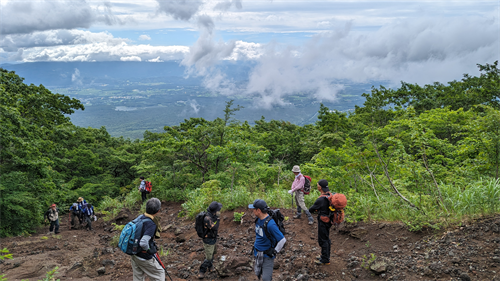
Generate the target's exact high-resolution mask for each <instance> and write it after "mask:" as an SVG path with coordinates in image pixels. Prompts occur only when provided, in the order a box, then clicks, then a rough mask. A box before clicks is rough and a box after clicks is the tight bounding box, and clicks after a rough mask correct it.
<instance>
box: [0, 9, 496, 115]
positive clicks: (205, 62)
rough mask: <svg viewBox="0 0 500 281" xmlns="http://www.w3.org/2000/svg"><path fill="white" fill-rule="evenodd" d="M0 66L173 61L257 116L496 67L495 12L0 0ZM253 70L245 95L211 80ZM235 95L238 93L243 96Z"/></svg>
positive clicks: (225, 83) (223, 82) (223, 80)
mask: <svg viewBox="0 0 500 281" xmlns="http://www.w3.org/2000/svg"><path fill="white" fill-rule="evenodd" d="M0 5H1V7H0V13H1V14H0V17H1V22H0V47H1V49H0V59H1V62H2V63H5V62H35V61H89V62H91V61H143V62H148V61H149V62H161V61H168V60H175V61H177V62H179V63H180V64H182V65H184V66H186V75H200V76H202V77H204V81H205V86H206V87H208V88H210V89H212V90H214V91H218V92H221V93H223V94H227V95H231V94H234V93H242V92H243V93H246V94H248V95H253V96H255V97H256V101H257V102H258V103H261V104H262V105H265V106H271V105H274V104H280V103H281V102H282V101H281V100H282V98H283V97H284V96H286V95H289V94H293V93H294V92H297V91H301V92H303V91H307V92H310V93H311V95H313V96H314V97H316V98H317V99H318V100H329V101H333V100H335V98H336V93H337V92H338V91H339V90H342V89H343V88H344V87H345V86H346V84H348V83H352V82H370V81H375V80H378V81H387V83H389V84H391V85H395V86H397V84H398V83H399V82H400V81H405V82H410V83H419V84H426V83H432V82H434V81H439V82H443V83H445V82H448V81H451V80H459V79H461V78H462V75H463V74H464V73H470V74H473V75H477V74H478V70H477V66H476V64H478V63H479V64H485V63H493V62H494V61H495V60H498V59H499V57H500V19H499V18H500V1H498V0H494V1H493V0H492V1H399V0H398V1H384V2H376V1H356V0H351V1H294V0H286V1H276V0H261V1H248V0H247V1H245V0H225V1H224V0H222V1H212V0H171V1H166V0H141V1H136V0H134V1H132V0H116V1H115V0H112V1H86V0H69V1H60V0H36V1H28V0H24V1H17V0H15V1H13V0H9V1H6V0H0ZM221 61H253V62H255V65H256V67H255V68H254V70H253V71H252V72H251V73H250V75H249V77H248V79H249V82H248V84H247V85H245V86H244V88H237V86H235V84H233V83H232V81H230V80H228V79H226V77H225V76H224V74H223V73H219V72H217V70H216V69H215V68H214V66H216V65H217V64H219V63H220V62H221ZM240 87H241V86H240Z"/></svg>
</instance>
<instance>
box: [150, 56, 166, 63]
mask: <svg viewBox="0 0 500 281" xmlns="http://www.w3.org/2000/svg"><path fill="white" fill-rule="evenodd" d="M148 61H149V62H163V61H162V60H161V59H160V57H156V58H154V59H150V60H148Z"/></svg>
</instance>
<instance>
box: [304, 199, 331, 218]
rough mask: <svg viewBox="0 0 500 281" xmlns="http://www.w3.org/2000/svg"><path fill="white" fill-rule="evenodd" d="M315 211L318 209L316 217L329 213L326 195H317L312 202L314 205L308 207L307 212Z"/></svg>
mask: <svg viewBox="0 0 500 281" xmlns="http://www.w3.org/2000/svg"><path fill="white" fill-rule="evenodd" d="M316 211H318V219H319V217H320V216H328V215H329V214H330V203H329V202H328V199H327V198H326V197H324V196H320V197H318V199H316V201H315V202H314V205H312V206H311V208H309V212H311V213H314V212H316Z"/></svg>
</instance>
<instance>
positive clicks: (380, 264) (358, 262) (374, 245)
mask: <svg viewBox="0 0 500 281" xmlns="http://www.w3.org/2000/svg"><path fill="white" fill-rule="evenodd" d="M180 210H181V206H180V204H179V203H170V202H168V203H164V204H163V208H162V213H161V225H162V229H163V231H162V237H161V238H160V239H158V240H157V242H158V243H157V244H158V245H160V246H161V247H162V248H163V253H164V258H163V262H164V263H165V264H166V265H167V267H168V268H167V269H168V273H169V274H170V276H171V277H172V279H173V280H197V279H196V274H197V272H198V269H199V266H200V264H201V262H202V261H203V259H204V254H203V247H202V243H201V241H200V239H199V238H198V237H197V235H196V232H195V230H194V222H193V221H192V220H187V219H185V218H179V217H178V216H177V215H178V213H179V212H180ZM236 211H239V212H247V214H246V215H245V216H244V217H243V223H239V222H234V221H233V211H231V212H224V213H223V214H222V220H221V226H220V231H219V234H220V240H219V241H218V255H217V259H216V261H215V268H216V270H214V271H213V272H210V273H208V274H207V277H206V278H205V280H228V281H231V280H239V281H243V280H257V279H256V277H255V276H254V275H253V272H252V258H251V256H250V255H249V252H250V250H251V247H252V245H253V241H254V237H255V233H254V231H253V229H254V226H253V218H252V216H251V212H249V211H248V210H246V209H243V208H242V209H239V210H236ZM282 211H283V213H284V215H285V216H287V217H289V218H290V219H288V220H287V221H286V223H285V227H286V229H287V234H286V238H287V240H288V241H287V244H286V246H285V248H284V250H283V252H282V253H281V254H280V255H279V256H278V258H277V259H276V262H275V270H274V277H273V280H311V281H312V280H499V281H500V276H498V274H497V272H498V271H499V270H500V244H499V243H500V235H499V234H500V216H493V217H488V218H483V219H481V220H478V221H475V222H473V223H470V224H468V225H464V226H462V227H457V228H455V229H451V230H447V231H445V232H443V231H441V232H430V231H423V232H420V233H414V232H409V231H407V230H406V229H405V227H404V226H403V225H401V224H397V223H374V224H372V223H368V224H367V223H358V224H355V225H346V226H343V227H341V228H339V229H337V230H333V229H332V231H331V239H332V259H331V264H330V265H328V266H316V265H314V264H313V259H314V257H315V256H316V255H318V254H319V253H320V248H319V247H318V244H317V224H314V225H312V226H310V225H308V224H307V220H306V219H305V218H303V219H301V220H294V219H292V218H291V217H292V216H293V211H292V210H282ZM136 214H137V210H122V211H121V212H120V213H119V214H118V216H117V217H116V218H115V219H114V220H112V221H109V222H104V221H102V219H99V220H98V221H97V222H95V223H94V228H95V230H94V231H92V232H89V231H85V230H68V225H67V221H63V222H62V223H61V230H62V231H61V233H60V235H59V236H50V237H48V236H46V232H47V231H48V230H47V229H48V227H46V228H43V229H40V230H39V231H38V232H37V233H36V234H34V235H32V236H30V237H11V238H4V239H2V240H1V241H0V242H1V243H0V244H1V247H2V248H3V247H6V248H8V249H9V251H10V252H11V253H12V254H13V255H14V259H12V260H5V261H3V262H2V263H1V264H0V271H1V272H2V273H4V274H6V277H7V278H8V280H22V279H28V280H39V279H42V278H43V277H44V276H45V272H47V271H49V270H51V269H53V268H54V267H55V266H58V267H59V269H58V272H59V273H58V274H57V275H56V277H57V278H60V279H61V280H132V269H131V267H130V258H129V257H128V256H127V255H125V254H123V253H122V252H121V251H120V250H118V249H117V248H115V247H112V246H111V242H112V240H113V237H114V236H115V235H119V232H117V231H114V230H113V226H112V225H111V223H117V224H125V223H126V222H128V221H130V220H131V219H133V218H135V217H136ZM45 237H46V238H47V239H45ZM167 280H169V279H168V277H167Z"/></svg>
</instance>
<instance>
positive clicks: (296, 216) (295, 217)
mask: <svg viewBox="0 0 500 281" xmlns="http://www.w3.org/2000/svg"><path fill="white" fill-rule="evenodd" d="M301 216H302V215H295V216H293V218H294V219H300V217H301Z"/></svg>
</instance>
